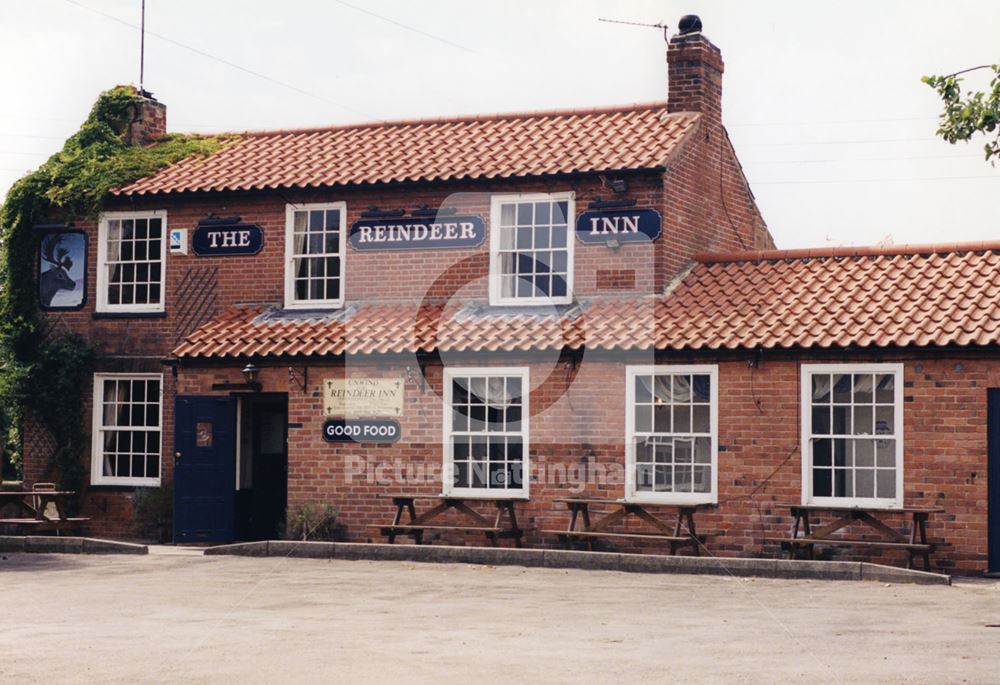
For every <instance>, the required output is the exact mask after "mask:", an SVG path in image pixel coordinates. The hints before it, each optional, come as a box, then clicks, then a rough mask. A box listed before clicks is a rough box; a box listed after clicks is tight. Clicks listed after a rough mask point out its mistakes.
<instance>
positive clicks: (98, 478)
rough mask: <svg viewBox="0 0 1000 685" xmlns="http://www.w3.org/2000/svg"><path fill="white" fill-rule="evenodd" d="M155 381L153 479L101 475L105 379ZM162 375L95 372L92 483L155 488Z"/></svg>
mask: <svg viewBox="0 0 1000 685" xmlns="http://www.w3.org/2000/svg"><path fill="white" fill-rule="evenodd" d="M125 379H127V380H158V381H160V415H159V423H160V427H159V430H160V468H159V474H160V475H159V476H157V477H156V478H131V477H129V478H122V477H118V476H105V475H104V445H103V443H102V441H101V429H102V428H103V426H102V421H101V412H102V411H103V408H104V407H103V400H104V381H106V380H125ZM163 398H164V388H163V374H162V373H95V374H94V393H93V404H92V409H91V414H92V417H91V420H92V430H91V446H90V482H91V484H92V485H124V486H135V487H157V486H159V485H160V483H161V482H162V479H163V435H164V429H163Z"/></svg>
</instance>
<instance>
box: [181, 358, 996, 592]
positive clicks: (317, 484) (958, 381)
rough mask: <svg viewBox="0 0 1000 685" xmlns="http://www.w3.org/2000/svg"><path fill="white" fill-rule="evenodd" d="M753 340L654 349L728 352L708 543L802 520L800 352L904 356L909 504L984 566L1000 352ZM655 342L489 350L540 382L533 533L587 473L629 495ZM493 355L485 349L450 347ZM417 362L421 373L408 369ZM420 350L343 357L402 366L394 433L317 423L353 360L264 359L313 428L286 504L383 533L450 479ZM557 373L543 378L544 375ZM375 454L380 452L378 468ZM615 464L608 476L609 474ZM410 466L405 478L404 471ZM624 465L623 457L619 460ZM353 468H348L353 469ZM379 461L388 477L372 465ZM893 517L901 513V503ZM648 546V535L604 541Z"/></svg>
mask: <svg viewBox="0 0 1000 685" xmlns="http://www.w3.org/2000/svg"><path fill="white" fill-rule="evenodd" d="M751 358H752V357H751V356H750V355H727V356H726V357H724V358H719V359H711V358H704V357H695V356H690V355H684V356H674V357H660V358H659V359H658V360H657V363H661V364H667V363H718V365H719V396H720V401H719V445H720V453H719V473H718V492H719V506H718V507H717V508H716V509H715V510H712V511H709V512H705V513H704V514H701V515H699V518H698V523H699V526H700V529H701V531H703V532H713V533H716V534H717V535H716V536H715V537H713V538H712V539H711V541H710V544H709V548H710V550H711V551H712V553H713V554H717V555H719V556H761V555H765V556H770V555H775V554H778V550H777V548H776V546H775V545H773V544H771V543H767V544H765V543H764V541H763V538H765V537H775V536H777V537H781V536H785V535H787V533H788V528H789V525H790V523H791V521H790V518H789V516H788V510H787V508H783V507H779V506H778V505H779V504H782V503H798V502H800V497H801V495H800V489H801V463H802V462H801V455H800V453H799V445H800V413H799V412H800V408H799V395H800V386H799V383H800V380H799V379H800V376H799V365H800V363H802V362H828V363H831V362H851V361H853V362H871V361H878V362H883V361H902V362H903V363H904V365H905V373H904V380H905V391H904V395H905V400H906V401H905V420H904V425H905V436H904V454H905V456H904V474H905V485H904V491H905V504H906V505H908V506H940V507H943V508H944V509H945V513H944V514H939V515H936V516H934V517H932V519H931V523H930V526H929V534H930V536H931V538H932V540H936V541H939V542H940V541H946V542H947V543H948V544H949V545H950V547H948V548H945V549H943V550H942V551H939V552H937V553H936V554H935V556H934V557H933V561H934V563H935V564H936V565H937V566H938V567H940V568H943V569H945V570H948V571H951V572H959V573H975V572H979V571H982V570H984V568H985V564H986V538H987V530H986V478H985V473H986V389H987V388H988V387H998V386H1000V364H998V363H997V362H996V360H995V359H990V358H988V357H982V358H980V357H976V356H974V355H967V354H964V353H955V354H954V356H945V355H942V356H939V357H938V358H934V356H932V355H930V354H908V355H900V354H889V353H879V354H875V355H866V356H862V355H858V354H842V355H840V354H838V355H822V356H816V355H809V356H802V357H799V358H796V357H795V356H792V355H788V354H776V355H775V356H774V357H773V358H772V357H771V356H769V355H765V356H764V358H763V360H762V361H761V363H760V365H759V367H757V368H753V367H751V366H750V365H749V364H748V360H749V359H751ZM650 361H651V360H650V358H649V357H648V356H646V355H629V356H627V357H620V356H619V357H610V356H607V355H604V356H602V355H597V354H593V355H590V356H587V355H585V356H584V359H583V360H580V361H579V362H578V363H573V362H572V361H570V360H566V359H562V360H556V359H548V360H538V359H537V358H532V359H525V358H523V357H522V358H518V357H510V356H503V355H493V357H492V358H491V359H490V360H489V362H488V363H489V364H491V365H496V366H500V365H503V366H511V365H517V366H528V367H529V369H530V374H531V383H532V386H533V390H532V394H531V396H530V406H531V429H530V444H531V447H530V463H531V476H532V480H531V482H530V501H528V502H526V503H524V504H522V505H519V516H520V519H521V523H522V524H525V525H528V526H532V527H533V528H534V529H535V530H534V531H532V532H531V533H529V535H528V538H527V544H528V545H530V546H552V545H555V544H556V542H557V541H556V540H554V539H552V538H550V537H548V536H542V535H541V534H540V533H538V530H541V529H559V528H563V527H565V525H566V523H567V513H566V511H565V509H564V505H561V504H557V503H555V502H554V501H553V500H554V499H556V498H558V497H565V496H569V495H573V494H578V493H579V490H578V489H575V488H578V487H579V483H580V482H581V480H582V482H583V484H584V485H583V490H584V492H585V493H586V494H588V495H592V496H612V497H620V496H622V495H623V494H624V488H623V486H622V485H621V482H620V480H618V481H615V480H614V477H613V474H614V473H615V468H616V467H617V468H619V469H621V468H622V466H623V464H624V446H623V440H624V420H625V419H624V416H625V410H624V386H625V383H624V369H625V366H626V365H627V364H645V363H649V362H650ZM463 363H468V364H470V365H481V364H483V360H466V361H465V362H462V361H454V362H452V363H451V364H450V365H451V366H453V367H454V366H459V365H461V364H463ZM407 367H410V376H409V377H408V375H407ZM417 368H418V367H417V361H416V360H408V359H400V358H395V359H388V358H387V359H382V360H377V361H376V360H370V359H369V360H359V359H355V360H349V362H348V366H347V371H346V373H348V374H350V375H357V376H372V377H391V378H402V379H408V380H407V381H406V391H405V392H406V395H405V412H404V416H403V417H402V418H401V420H400V423H401V426H402V431H403V438H402V439H401V440H400V442H398V443H396V444H394V445H391V446H370V445H369V446H360V445H358V446H354V445H350V446H348V445H337V444H330V443H326V442H324V441H323V440H322V439H321V426H322V422H323V420H324V418H325V417H324V416H323V409H322V399H321V395H320V392H319V388H320V383H321V382H322V379H324V378H326V377H339V376H342V375H343V374H344V373H345V367H344V366H333V365H331V366H312V367H310V370H309V379H310V385H309V388H308V392H306V393H303V392H302V390H301V389H300V388H298V387H296V386H294V385H289V381H288V377H287V367H286V366H280V365H276V366H273V367H266V368H264V370H263V372H262V375H261V379H262V382H263V384H264V390H265V391H268V392H287V393H288V397H289V421H290V422H293V423H301V424H302V428H296V429H292V430H291V431H290V433H289V483H288V494H289V509H290V511H293V512H294V511H295V510H296V509H297V508H298V507H300V506H302V505H304V504H306V503H309V502H316V503H323V504H331V505H333V507H334V508H335V509H336V511H337V512H338V516H339V520H340V522H341V523H342V524H344V526H345V532H346V535H347V538H348V539H349V540H354V541H366V540H376V541H377V540H379V539H380V537H379V535H378V534H377V531H373V530H372V529H371V528H369V526H371V525H375V524H384V523H385V522H387V521H388V520H390V517H391V514H392V507H391V504H390V503H388V502H386V501H385V500H382V499H379V498H378V497H377V495H378V494H380V493H385V492H391V491H399V490H407V491H410V490H414V491H421V492H425V493H427V494H436V493H437V492H439V491H440V481H437V480H434V481H431V482H425V481H421V480H416V481H414V480H408V479H413V477H414V476H419V475H420V474H419V473H418V472H417V467H427V469H428V471H429V470H430V467H440V465H441V459H442V447H441V440H442V401H441V399H440V396H439V392H438V391H439V388H440V383H441V378H442V367H441V366H440V365H433V366H430V367H429V368H428V372H427V381H426V385H422V384H421V382H420V380H419V375H418V374H414V373H413V372H414V371H415V370H416V369H417ZM543 378H548V381H547V382H545V383H544V384H542V385H541V386H540V387H537V386H538V384H540V383H541V379H543ZM227 379H228V380H230V381H238V380H239V373H238V369H229V370H227V371H221V370H218V369H209V368H200V369H199V368H183V369H181V371H180V378H179V384H178V388H179V391H180V392H182V393H205V392H210V388H211V384H212V383H214V382H219V381H222V380H227ZM376 467H378V468H376ZM601 469H604V470H605V471H606V472H607V473H608V474H609V475H610V476H612V477H611V479H610V481H608V480H604V481H600V482H599V481H598V479H596V478H595V474H596V473H597V472H598V471H600V470H601ZM397 471H399V472H400V473H401V474H402V476H403V479H402V480H399V479H398V478H397V476H396V472H397ZM618 473H619V475H620V473H621V472H620V471H619V472H618ZM349 476H350V477H349ZM377 476H382V479H381V480H377V479H375V478H373V477H377ZM891 522H892V523H893V524H894V525H897V526H900V527H901V526H903V525H904V524H905V523H906V521H905V520H904V519H903V518H902V517H899V516H896V517H893V518H892V519H891ZM445 539H446V541H448V542H450V543H463V542H465V543H474V544H480V543H481V542H482V540H480V539H478V538H475V537H473V538H461V537H455V536H454V535H452V536H447V537H446V538H445ZM604 546H605V547H608V548H611V549H619V550H621V549H624V550H639V549H642V546H641V545H635V544H614V545H607V544H605V545H604ZM831 554H833V555H836V556H835V558H839V559H846V558H853V559H866V560H871V561H877V562H878V561H881V562H885V563H893V564H899V563H902V561H903V560H905V555H904V554H903V553H900V552H885V553H884V554H879V553H877V552H873V553H871V554H865V555H860V556H858V555H856V554H853V553H851V552H850V551H849V550H846V549H842V550H833V551H831Z"/></svg>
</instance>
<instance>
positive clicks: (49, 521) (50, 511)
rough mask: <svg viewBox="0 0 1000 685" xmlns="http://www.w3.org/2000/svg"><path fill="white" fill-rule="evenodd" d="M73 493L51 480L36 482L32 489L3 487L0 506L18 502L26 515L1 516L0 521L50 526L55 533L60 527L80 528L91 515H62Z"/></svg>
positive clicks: (42, 527)
mask: <svg viewBox="0 0 1000 685" xmlns="http://www.w3.org/2000/svg"><path fill="white" fill-rule="evenodd" d="M75 494H76V493H75V492H72V491H68V490H67V491H60V490H56V489H55V486H54V485H52V484H51V483H37V484H36V486H35V488H34V489H32V490H2V491H0V506H3V505H6V504H14V505H17V506H18V507H20V509H21V511H22V512H24V513H25V514H27V516H23V515H22V516H11V517H5V518H0V525H10V526H24V527H26V528H32V529H35V530H53V531H55V532H56V534H57V535H58V534H59V533H60V532H61V531H63V530H72V529H76V528H79V527H80V526H81V525H82V524H84V523H86V522H87V521H89V520H90V519H89V518H88V517H84V516H65V515H64V513H63V512H64V511H65V510H66V502H67V500H68V499H69V498H70V497H72V496H73V495H75Z"/></svg>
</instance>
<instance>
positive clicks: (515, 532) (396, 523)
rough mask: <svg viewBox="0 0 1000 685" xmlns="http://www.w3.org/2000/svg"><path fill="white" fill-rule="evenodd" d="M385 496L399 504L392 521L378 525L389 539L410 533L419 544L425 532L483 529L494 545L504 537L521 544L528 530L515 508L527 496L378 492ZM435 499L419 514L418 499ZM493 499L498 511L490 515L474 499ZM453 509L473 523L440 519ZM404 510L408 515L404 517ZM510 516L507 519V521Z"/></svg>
mask: <svg viewBox="0 0 1000 685" xmlns="http://www.w3.org/2000/svg"><path fill="white" fill-rule="evenodd" d="M377 496H378V497H379V498H382V499H391V500H392V503H393V504H394V505H395V506H396V514H395V515H394V516H393V518H392V523H390V524H388V525H374V526H370V527H371V528H377V529H378V530H379V531H380V532H381V533H382V535H385V536H386V537H388V538H389V543H390V544H392V543H393V542H395V541H396V536H397V535H410V536H412V537H413V540H414V542H415V543H416V544H418V545H419V544H423V540H424V532H426V531H442V532H461V533H483V534H484V535H486V539H487V540H488V541H489V543H490V544H491V545H496V544H497V540H499V539H502V538H513V540H514V544H515V545H516V546H517V547H520V546H521V537H522V536H523V534H524V530H523V529H522V528H520V527H519V526H518V525H517V514H516V513H515V512H514V504H515V503H516V502H523V501H524V500H525V498H524V497H518V496H504V495H484V496H475V497H472V496H469V497H466V496H460V495H443V494H442V495H426V494H412V493H394V494H386V495H377ZM417 500H431V501H437V504H436V505H434V506H433V507H431V508H430V509H428V510H427V511H425V512H423V513H422V514H419V515H418V514H417V510H416V504H415V503H416V501H417ZM480 502H484V503H489V504H491V505H492V506H493V507H495V508H496V515H495V516H494V517H493V518H492V519H490V518H487V517H486V516H484V515H483V514H481V513H479V512H478V511H476V510H475V509H473V508H472V507H471V506H470V505H471V504H473V503H480ZM450 510H455V511H456V512H458V513H459V514H461V515H462V517H463V518H465V519H466V520H467V521H468V522H469V523H468V524H466V525H456V524H447V523H444V522H439V521H438V518H439V517H440V516H442V515H444V514H445V513H446V512H448V511H450ZM404 511H405V512H406V513H407V515H408V517H407V519H406V520H404V519H403V513H404ZM504 519H506V522H505V521H504Z"/></svg>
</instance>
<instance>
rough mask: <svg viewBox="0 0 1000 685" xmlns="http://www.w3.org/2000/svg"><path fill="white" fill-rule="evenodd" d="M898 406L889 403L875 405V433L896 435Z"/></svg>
mask: <svg viewBox="0 0 1000 685" xmlns="http://www.w3.org/2000/svg"><path fill="white" fill-rule="evenodd" d="M895 414H896V408H895V407H893V406H891V405H887V406H882V405H879V406H877V407H875V433H876V435H894V434H895V432H896V420H895Z"/></svg>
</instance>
